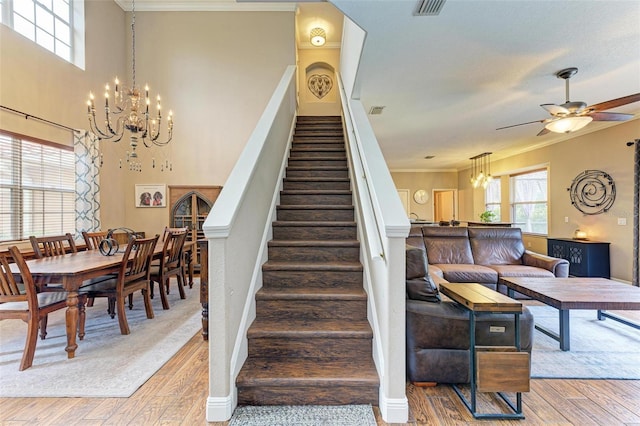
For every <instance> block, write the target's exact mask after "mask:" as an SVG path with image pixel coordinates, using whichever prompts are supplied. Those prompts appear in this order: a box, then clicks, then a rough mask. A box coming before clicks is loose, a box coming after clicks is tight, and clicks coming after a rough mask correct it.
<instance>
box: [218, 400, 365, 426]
mask: <svg viewBox="0 0 640 426" xmlns="http://www.w3.org/2000/svg"><path fill="white" fill-rule="evenodd" d="M274 425H278V426H325V425H326V426H328V425H331V426H376V418H375V416H374V414H373V409H372V408H371V405H336V406H333V405H282V406H280V405H265V406H244V407H238V408H236V409H235V411H234V412H233V416H232V417H231V420H230V421H229V426H274Z"/></svg>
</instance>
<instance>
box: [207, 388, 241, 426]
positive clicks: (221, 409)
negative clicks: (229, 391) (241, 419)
mask: <svg viewBox="0 0 640 426" xmlns="http://www.w3.org/2000/svg"><path fill="white" fill-rule="evenodd" d="M234 405H235V404H234V403H233V398H232V397H231V395H229V396H226V397H213V396H210V397H208V398H207V421H208V422H225V421H227V420H229V419H230V418H231V415H232V414H233V410H234V409H235V406H234Z"/></svg>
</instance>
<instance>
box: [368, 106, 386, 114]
mask: <svg viewBox="0 0 640 426" xmlns="http://www.w3.org/2000/svg"><path fill="white" fill-rule="evenodd" d="M383 109H384V107H383V106H372V107H371V108H370V109H369V115H380V114H382V110H383Z"/></svg>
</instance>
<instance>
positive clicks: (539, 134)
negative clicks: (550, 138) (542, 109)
mask: <svg viewBox="0 0 640 426" xmlns="http://www.w3.org/2000/svg"><path fill="white" fill-rule="evenodd" d="M549 132H550V130H549V129H547V128H546V127H543V128H542V130H540V131H539V132H538V134H537V135H536V136H543V135H546V134H547V133H549Z"/></svg>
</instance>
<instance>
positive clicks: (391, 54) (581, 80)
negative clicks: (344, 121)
mask: <svg viewBox="0 0 640 426" xmlns="http://www.w3.org/2000/svg"><path fill="white" fill-rule="evenodd" d="M117 1H118V3H119V4H127V3H130V1H126V0H117ZM233 3H234V2H233V1H229V0H198V1H195V0H182V1H180V0H176V1H174V0H136V8H137V9H138V10H143V9H147V10H194V9H195V8H198V9H199V10H229V9H230V8H233V7H236V8H237V7H240V8H245V9H249V8H251V10H293V9H291V7H292V6H293V5H292V2H290V1H287V2H281V3H266V2H262V1H259V0H257V1H256V0H238V2H237V3H236V5H235V6H234V5H233ZM332 3H333V4H335V5H336V6H337V7H338V8H339V9H340V10H341V11H342V12H344V13H345V14H346V15H347V16H348V17H349V18H350V19H352V20H353V21H354V22H355V23H357V24H358V25H359V26H361V27H362V28H363V29H364V30H365V31H366V32H367V36H366V40H365V47H364V52H363V54H362V58H361V65H360V68H359V74H358V77H357V81H356V85H357V88H356V90H357V93H358V94H359V98H360V99H361V101H362V103H363V104H364V107H365V108H366V109H367V110H368V109H369V108H370V107H371V106H384V107H385V108H384V111H383V113H382V115H373V116H370V121H371V123H372V126H373V128H374V130H375V133H376V136H377V138H378V141H379V143H380V145H381V147H382V151H383V153H384V156H385V158H386V160H387V163H388V165H389V167H390V168H391V169H392V170H459V169H462V168H466V167H468V166H469V163H470V162H469V160H468V159H469V157H471V156H474V155H477V154H480V153H483V152H486V151H491V152H493V153H494V154H493V156H492V159H493V160H496V159H499V158H503V157H507V156H509V155H513V154H515V153H519V152H524V151H527V150H530V149H534V148H536V147H538V146H543V145H548V144H551V143H556V142H559V141H561V140H565V139H567V138H571V137H575V136H579V135H582V134H585V133H588V132H592V131H597V130H600V129H603V128H606V127H607V126H612V125H617V124H619V122H592V123H590V124H589V125H587V127H585V128H584V129H582V130H580V131H579V132H576V133H572V134H569V135H564V134H556V133H549V134H547V135H544V136H536V134H537V133H538V132H539V131H540V130H541V129H542V127H543V125H542V124H540V123H537V124H529V125H525V126H520V127H515V128H511V129H506V130H500V131H497V130H495V129H496V128H498V127H503V126H508V125H512V124H518V123H524V122H529V121H533V120H541V119H544V118H547V117H549V115H548V113H547V112H546V111H545V110H543V109H542V108H541V107H540V104H545V103H554V104H562V103H564V101H565V87H564V80H561V79H558V78H556V77H555V73H556V72H557V71H559V70H561V69H563V68H568V67H577V68H578V69H579V71H578V74H576V75H575V76H574V77H573V78H572V79H571V83H570V85H571V100H572V101H584V102H586V103H587V105H592V104H596V103H600V102H604V101H608V100H611V99H615V98H619V97H623V96H627V95H630V94H634V93H640V0H627V1H624V0H599V1H587V0H447V1H446V3H445V4H444V7H443V9H442V11H441V13H440V14H439V15H438V16H413V11H414V9H415V7H416V4H417V0H332ZM297 6H298V7H299V9H298V13H297V25H298V34H297V35H296V37H297V39H298V45H299V46H300V47H301V48H306V47H307V46H306V45H307V44H308V40H307V38H308V31H309V29H308V28H307V27H311V26H315V25H316V23H322V24H323V25H326V27H325V28H326V29H327V38H328V43H327V46H326V47H328V48H331V47H335V46H336V45H339V43H340V37H341V33H342V22H341V21H342V16H341V14H340V13H338V12H336V10H335V9H334V8H333V7H332V6H331V5H330V4H328V3H326V2H322V3H312V2H311V3H310V2H298V3H297ZM123 8H124V7H123ZM261 8H263V9H261ZM609 111H615V112H624V113H631V114H636V117H635V118H634V121H633V123H635V125H637V127H638V137H640V102H636V103H633V104H629V105H627V106H624V107H619V108H616V109H614V110H609ZM426 155H434V156H435V158H434V159H431V160H426V159H424V157H425V156H426Z"/></svg>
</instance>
